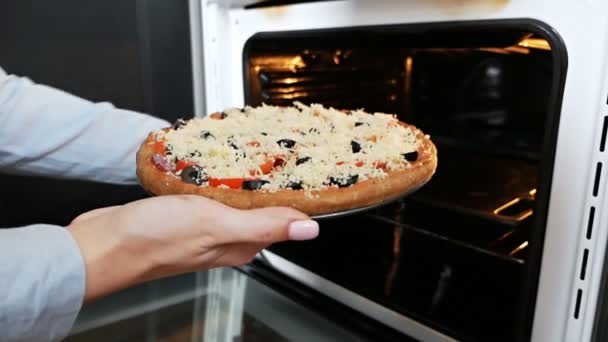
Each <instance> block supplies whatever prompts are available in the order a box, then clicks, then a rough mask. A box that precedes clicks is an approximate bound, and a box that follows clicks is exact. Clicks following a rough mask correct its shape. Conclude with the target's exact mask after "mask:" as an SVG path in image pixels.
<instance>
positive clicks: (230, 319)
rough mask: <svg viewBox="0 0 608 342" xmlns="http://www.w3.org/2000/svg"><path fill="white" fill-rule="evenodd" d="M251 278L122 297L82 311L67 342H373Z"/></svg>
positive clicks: (170, 285)
mask: <svg viewBox="0 0 608 342" xmlns="http://www.w3.org/2000/svg"><path fill="white" fill-rule="evenodd" d="M249 269H251V267H249ZM254 273H256V272H253V273H251V272H242V271H240V270H238V269H232V268H222V269H214V270H211V271H206V272H198V273H191V274H186V275H181V276H177V277H173V278H168V279H162V280H158V281H153V282H149V283H145V284H143V285H140V286H137V287H133V288H129V289H126V290H124V291H121V292H118V293H116V294H113V295H111V296H108V297H106V298H104V299H101V300H99V301H96V302H94V303H91V304H89V305H86V306H84V307H83V309H82V311H81V313H80V315H79V316H78V319H77V321H76V323H75V325H74V327H73V330H72V333H71V335H70V336H69V337H68V338H67V339H66V340H65V341H69V342H77V341H110V340H111V341H144V340H145V341H195V340H200V341H222V342H223V341H232V342H237V341H238V342H245V341H265V342H266V341H267V342H273V341H377V337H378V335H376V334H375V333H373V332H372V333H370V331H369V323H363V322H362V323H361V324H352V322H353V321H352V320H351V321H350V323H349V322H348V321H345V315H343V314H339V316H341V317H339V318H338V317H336V316H337V314H336V313H335V311H334V313H333V315H334V317H335V319H333V318H332V317H331V315H328V314H327V312H325V313H322V312H321V311H319V310H317V309H315V308H313V307H310V306H308V305H305V303H303V301H302V299H301V298H300V299H299V300H294V299H292V298H290V297H289V296H288V295H286V294H285V292H280V291H278V290H275V289H274V287H273V286H271V285H269V282H267V281H258V280H256V279H255V278H259V277H257V276H253V274H254ZM305 297H306V296H305ZM306 301H316V302H317V304H318V302H319V301H321V302H324V301H323V299H319V298H317V297H314V298H313V297H308V298H305V299H304V302H306ZM326 304H327V303H326ZM329 305H331V306H333V307H334V309H332V310H335V305H333V304H329ZM355 319H356V318H355ZM355 322H356V321H355ZM361 327H365V328H363V329H362V328H361ZM380 329H381V330H384V329H383V328H382V327H381V328H380ZM382 340H386V339H385V338H384V337H383V338H382Z"/></svg>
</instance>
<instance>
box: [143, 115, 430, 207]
mask: <svg viewBox="0 0 608 342" xmlns="http://www.w3.org/2000/svg"><path fill="white" fill-rule="evenodd" d="M401 124H402V125H403V126H407V127H410V128H412V129H414V130H415V131H416V133H417V137H418V139H419V140H420V141H421V144H420V146H419V148H418V159H417V160H416V161H415V162H412V163H410V167H409V168H406V169H403V170H396V171H389V172H388V175H387V176H386V177H383V178H372V179H366V180H363V181H360V182H357V183H356V184H354V185H351V186H349V187H345V188H335V187H331V188H327V189H322V190H315V191H311V194H312V195H313V196H307V195H306V194H305V191H303V190H297V191H296V190H289V189H285V190H278V191H275V192H268V191H250V190H241V189H226V188H212V187H200V186H196V185H194V184H189V183H185V182H183V181H182V180H181V179H180V178H179V177H176V176H174V175H172V174H170V173H165V172H163V171H161V170H159V169H157V168H156V167H155V166H154V165H153V164H152V162H151V158H152V155H153V154H154V153H155V152H154V143H155V139H154V136H153V134H152V133H151V134H150V135H149V136H148V138H147V139H146V141H145V142H144V143H143V144H142V145H141V147H140V149H139V151H138V152H137V176H138V177H139V180H140V183H141V185H142V186H143V187H144V189H146V190H147V191H148V192H150V193H151V194H153V195H158V196H161V195H175V194H191V195H200V196H204V197H207V198H210V199H213V200H216V201H218V202H221V203H224V204H226V205H228V206H231V207H234V208H239V209H254V208H263V207H274V206H286V207H291V208H294V209H296V210H299V211H301V212H303V213H306V214H307V215H311V216H312V215H320V214H328V213H333V212H340V211H344V210H349V209H355V208H361V207H366V206H370V205H374V204H380V203H382V202H387V201H391V200H394V199H395V198H398V197H401V196H403V195H406V194H409V193H411V192H413V191H416V190H417V189H419V188H420V187H422V186H423V185H424V184H426V183H427V182H428V181H429V180H430V179H431V177H432V176H433V174H434V173H435V170H436V168H437V149H436V147H435V145H434V144H433V142H432V141H431V140H430V139H429V138H428V136H425V135H424V134H423V133H422V132H421V131H420V130H418V129H417V128H415V127H414V126H411V125H407V124H404V123H401Z"/></svg>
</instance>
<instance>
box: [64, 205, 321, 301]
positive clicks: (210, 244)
mask: <svg viewBox="0 0 608 342" xmlns="http://www.w3.org/2000/svg"><path fill="white" fill-rule="evenodd" d="M68 229H69V231H70V232H71V233H72V235H73V236H74V238H75V240H76V241H77V243H78V245H79V246H80V249H81V252H82V254H83V257H84V261H85V265H86V269H87V282H86V283H87V284H86V294H85V301H90V300H93V299H95V298H99V297H101V296H103V295H106V294H108V293H110V292H114V291H117V290H119V289H122V288H125V287H128V286H131V285H134V284H137V283H140V282H143V281H148V280H152V279H157V278H162V277H167V276H171V275H176V274H180V273H185V272H192V271H197V270H205V269H209V268H213V267H220V266H236V265H241V264H244V263H246V262H248V261H250V260H251V259H252V258H253V257H254V256H255V255H256V254H257V253H258V252H259V251H260V250H261V249H263V248H265V247H267V246H268V245H270V244H272V243H275V242H279V241H284V240H307V239H312V238H315V237H316V236H317V235H318V229H319V226H318V224H317V223H316V222H314V221H311V220H309V219H308V217H307V216H306V215H305V214H302V213H300V212H298V211H296V210H293V209H289V208H264V209H254V210H238V209H234V208H230V207H228V206H225V205H223V204H221V203H219V202H216V201H212V200H209V199H206V198H204V197H200V196H190V195H177V196H161V197H153V198H148V199H144V200H140V201H136V202H132V203H129V204H126V205H122V206H116V207H108V208H102V209H97V210H93V211H90V212H87V213H84V214H82V215H80V216H79V217H77V218H76V219H75V220H74V221H73V222H72V223H71V224H70V225H69V226H68Z"/></svg>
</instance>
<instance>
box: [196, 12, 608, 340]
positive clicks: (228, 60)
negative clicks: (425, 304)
mask: <svg viewBox="0 0 608 342" xmlns="http://www.w3.org/2000/svg"><path fill="white" fill-rule="evenodd" d="M252 2H253V1H242V0H229V1H223V0H190V27H191V45H192V62H193V65H192V70H193V88H194V99H195V113H196V115H197V116H203V115H205V113H211V112H214V111H216V110H219V109H222V108H225V107H229V106H241V105H243V104H244V101H245V97H244V90H243V89H244V79H243V50H244V47H245V44H246V43H247V40H248V39H249V38H250V37H252V36H253V35H254V34H256V33H259V32H283V31H296V30H318V29H346V28H352V27H366V26H369V27H373V26H380V25H421V24H425V25H454V27H457V26H458V25H459V24H461V23H473V24H474V23H480V22H485V23H492V22H497V23H498V22H505V21H516V22H520V23H529V24H531V25H536V26H537V27H540V28H542V29H543V30H545V31H546V32H547V33H549V34H551V35H552V36H553V37H555V39H557V40H559V45H560V49H562V50H563V51H562V52H563V53H562V54H563V56H562V57H561V58H562V59H563V60H562V63H563V66H564V70H562V72H561V77H563V80H562V87H561V88H562V89H561V90H560V91H559V94H557V95H558V96H560V99H559V100H560V101H558V102H559V103H560V106H558V108H555V110H556V111H557V113H558V116H559V122H558V127H557V129H556V133H557V134H556V136H554V137H550V138H553V139H555V143H554V145H555V150H554V151H552V152H553V153H554V164H553V174H552V177H551V180H550V190H549V191H548V194H547V195H548V197H549V198H548V202H547V203H548V208H547V212H546V224H545V231H544V239H543V247H542V251H540V249H539V252H542V253H539V255H538V266H539V267H538V270H537V272H536V276H537V277H538V286H537V288H536V289H535V290H536V291H535V293H536V296H535V298H536V299H535V304H534V305H533V306H532V307H531V310H533V314H531V315H530V317H533V320H532V322H522V324H530V327H531V333H530V334H531V335H530V336H531V340H532V341H539V342H541V341H542V342H544V341H591V340H596V339H599V338H600V336H603V335H602V330H601V328H602V324H601V323H599V324H598V323H597V322H596V321H597V317H600V316H599V315H597V313H599V312H601V311H602V310H600V309H601V307H600V306H598V303H603V300H602V299H603V288H604V287H605V284H604V283H603V281H602V278H603V274H604V273H605V272H604V266H605V252H606V242H607V240H608V221H607V220H608V217H607V216H608V208H607V204H606V201H605V200H604V199H605V196H606V173H607V170H606V165H605V164H606V163H608V153H607V152H606V150H605V144H606V130H607V126H608V98H607V97H608V63H606V62H605V61H607V60H608V16H606V15H605V14H606V13H608V2H605V1H600V0H578V1H574V0H555V1H552V2H550V3H547V2H546V1H542V0H517V1H501V0H496V1H494V0H493V1H482V0H466V1H449V0H409V1H389V0H376V1H320V2H310V3H302V4H292V5H283V6H275V7H267V8H255V9H247V8H246V6H245V5H246V4H250V3H252ZM540 233H541V234H542V233H543V232H540ZM266 256H267V258H268V260H269V261H270V262H271V263H272V264H273V266H274V267H275V268H276V269H278V270H279V271H281V272H283V273H285V274H287V275H288V276H290V277H292V278H294V279H296V280H298V281H300V282H302V283H304V284H306V285H308V286H310V287H312V288H314V289H316V290H318V291H321V292H322V293H324V294H326V295H329V296H331V297H332V298H334V299H336V300H338V301H340V302H342V303H344V304H345V305H347V306H350V307H352V308H354V309H356V310H358V311H361V312H364V313H365V314H367V315H369V316H371V317H372V318H374V319H377V320H379V321H381V322H383V323H385V324H387V325H389V326H391V327H392V328H394V329H397V330H399V331H401V332H403V333H404V334H407V335H409V336H412V337H414V338H417V339H420V340H424V341H449V340H453V339H452V338H451V337H449V336H447V335H445V334H442V333H441V332H438V331H435V330H433V329H432V328H430V327H427V326H425V325H423V324H421V323H420V322H417V321H415V320H414V319H411V318H408V317H405V316H403V315H400V314H397V313H396V312H394V311H391V310H388V309H387V308H385V307H382V306H381V305H378V304H376V303H373V302H371V301H369V300H367V299H366V298H363V297H361V296H359V295H357V294H355V293H353V292H350V291H348V290H346V289H344V288H341V287H340V286H338V285H336V284H334V283H332V282H331V281H329V280H327V279H323V278H321V277H319V276H318V275H315V274H314V273H312V272H310V271H309V270H306V269H304V268H302V267H300V266H298V265H296V264H294V263H292V262H290V261H289V260H286V259H284V258H282V257H280V256H278V255H275V254H272V253H270V252H266Z"/></svg>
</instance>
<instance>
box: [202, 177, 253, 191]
mask: <svg viewBox="0 0 608 342" xmlns="http://www.w3.org/2000/svg"><path fill="white" fill-rule="evenodd" d="M244 181H245V178H209V185H210V186H212V187H218V186H220V185H226V186H227V187H229V188H231V189H241V188H242V187H243V182H244Z"/></svg>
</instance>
